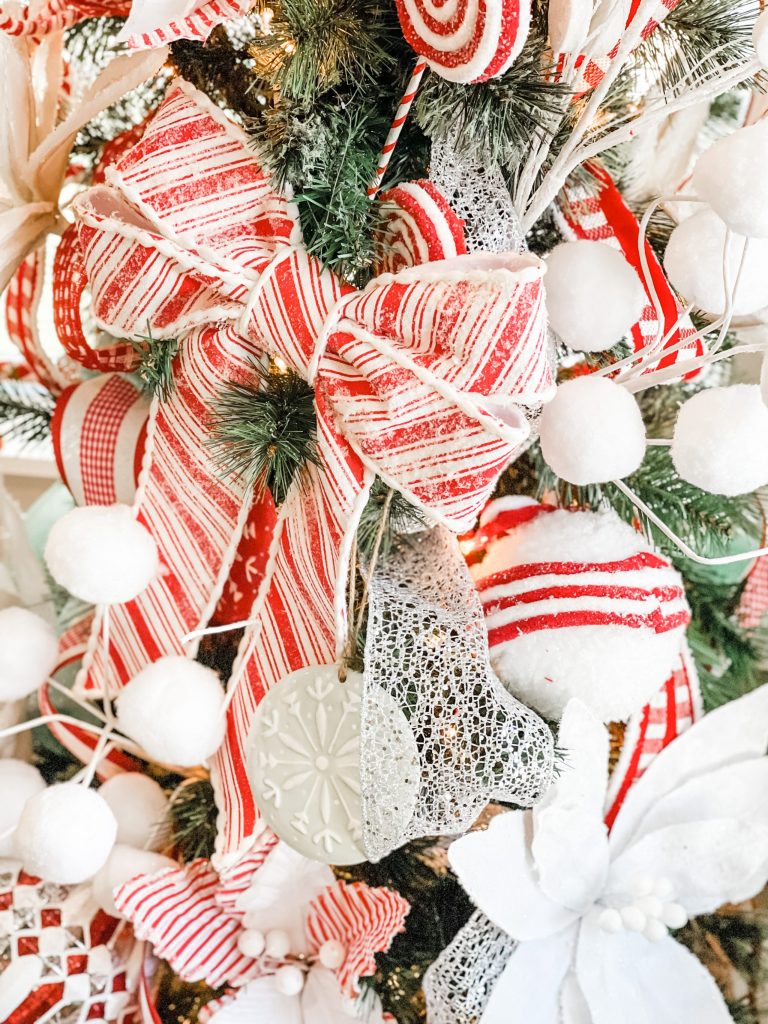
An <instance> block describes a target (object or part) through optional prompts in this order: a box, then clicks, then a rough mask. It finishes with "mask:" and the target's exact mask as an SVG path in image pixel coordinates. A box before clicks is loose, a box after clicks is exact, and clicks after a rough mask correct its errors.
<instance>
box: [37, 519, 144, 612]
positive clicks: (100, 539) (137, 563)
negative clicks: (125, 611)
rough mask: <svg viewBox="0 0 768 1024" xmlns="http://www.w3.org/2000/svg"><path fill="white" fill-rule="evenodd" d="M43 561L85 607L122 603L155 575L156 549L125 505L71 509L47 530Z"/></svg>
mask: <svg viewBox="0 0 768 1024" xmlns="http://www.w3.org/2000/svg"><path fill="white" fill-rule="evenodd" d="M45 561H46V563H47V565H48V568H49V570H50V572H51V575H52V576H53V578H54V579H55V580H56V582H57V583H58V584H59V585H60V586H62V587H64V589H65V590H68V591H69V593H70V594H74V596H75V597H79V598H80V600H81V601H88V602H89V603H90V604H122V603H123V602H125V601H130V600H132V599H133V598H134V597H137V596H138V595H139V594H140V593H141V592H142V591H143V590H145V589H146V588H147V586H148V585H149V584H150V583H151V582H152V580H153V579H154V578H155V576H156V575H157V573H158V569H159V563H158V555H157V545H156V544H155V541H154V538H153V537H152V535H151V534H150V533H149V531H148V530H147V529H146V528H145V527H144V526H142V525H141V523H139V522H138V521H137V520H136V518H135V516H134V514H133V512H132V510H131V509H130V507H129V506H128V505H88V506H83V507H82V508H73V509H72V511H71V512H68V513H67V514H66V515H65V516H62V517H61V519H59V520H58V522H56V523H55V524H54V526H53V529H52V530H51V532H50V534H49V536H48V541H47V543H46V545H45Z"/></svg>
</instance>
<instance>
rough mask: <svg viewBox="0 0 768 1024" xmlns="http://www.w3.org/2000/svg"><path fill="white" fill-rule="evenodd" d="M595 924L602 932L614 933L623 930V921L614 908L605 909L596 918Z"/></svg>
mask: <svg viewBox="0 0 768 1024" xmlns="http://www.w3.org/2000/svg"><path fill="white" fill-rule="evenodd" d="M597 923H598V925H599V926H600V927H601V928H602V929H603V931H604V932H612V933H615V932H620V931H623V930H624V921H623V920H622V917H621V914H620V913H619V912H618V910H616V908H615V907H606V909H605V910H604V911H603V912H602V914H601V915H600V917H598V919H597Z"/></svg>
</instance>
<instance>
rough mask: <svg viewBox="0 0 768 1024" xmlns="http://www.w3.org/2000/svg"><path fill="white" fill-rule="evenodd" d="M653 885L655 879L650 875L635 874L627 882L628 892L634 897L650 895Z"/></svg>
mask: <svg viewBox="0 0 768 1024" xmlns="http://www.w3.org/2000/svg"><path fill="white" fill-rule="evenodd" d="M655 885H656V882H655V879H654V878H653V877H652V876H651V875H635V877H634V878H633V879H632V881H631V882H630V883H629V892H630V894H631V895H632V896H635V897H640V896H650V895H651V893H652V892H653V891H654V888H655Z"/></svg>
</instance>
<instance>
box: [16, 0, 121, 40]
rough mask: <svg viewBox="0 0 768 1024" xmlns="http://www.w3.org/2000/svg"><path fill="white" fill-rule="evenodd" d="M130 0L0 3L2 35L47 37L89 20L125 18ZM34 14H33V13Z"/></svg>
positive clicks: (58, 0)
mask: <svg viewBox="0 0 768 1024" xmlns="http://www.w3.org/2000/svg"><path fill="white" fill-rule="evenodd" d="M130 7H131V4H130V0H46V2H44V3H42V4H40V3H38V4H24V5H23V6H22V7H19V5H18V4H0V32H5V33H6V35H9V36H45V35H48V34H49V33H50V32H59V31H61V30H62V29H65V28H71V27H72V26H73V25H76V24H77V23H78V22H79V21H84V20H85V19H86V18H106V17H118V18H119V17H125V15H126V14H128V11H129V10H130ZM33 12H34V13H33Z"/></svg>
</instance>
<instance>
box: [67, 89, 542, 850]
mask: <svg viewBox="0 0 768 1024" xmlns="http://www.w3.org/2000/svg"><path fill="white" fill-rule="evenodd" d="M168 166H172V167H173V168H174V173H173V174H172V175H171V174H168V173H167V167H168ZM184 168H188V169H189V173H188V174H185V173H184ZM107 180H108V182H109V186H108V187H102V188H96V189H91V190H90V191H89V192H87V193H85V194H83V195H82V196H81V197H79V198H78V199H77V200H76V202H75V204H74V210H75V213H76V217H77V223H78V232H79V238H80V244H81V247H82V252H83V259H84V266H85V271H86V274H87V276H88V280H89V282H90V286H91V290H92V298H93V303H92V309H93V313H94V316H95V318H96V320H97V322H99V323H101V324H102V325H103V326H105V327H108V328H109V329H110V330H111V331H112V333H114V334H121V335H123V336H126V335H128V336H130V335H131V334H137V333H140V332H143V331H144V330H145V329H146V323H147V321H149V322H150V323H151V325H152V330H153V334H154V336H155V337H170V336H174V337H178V336H179V335H181V334H185V333H186V332H189V333H186V337H185V338H184V341H183V344H182V346H181V350H180V353H179V356H178V357H177V364H176V367H175V381H176V388H175V392H174V395H173V397H172V398H171V399H170V401H169V402H167V403H165V404H164V405H163V406H161V407H160V408H159V409H157V410H156V413H155V416H154V419H153V421H152V424H153V425H152V426H151V427H150V457H149V459H148V461H147V464H146V466H145V475H144V476H143V480H142V485H141V486H140V488H139V495H138V496H137V503H136V509H137V513H138V516H139V518H140V520H141V521H142V522H144V523H145V525H147V526H148V528H149V529H150V531H151V532H152V533H153V535H154V536H155V538H156V539H157V540H158V542H159V544H160V550H161V557H162V560H163V562H164V564H165V566H166V567H167V571H166V573H165V575H164V576H163V577H162V578H161V579H160V580H158V581H156V582H155V583H153V584H152V585H150V587H149V588H148V590H147V591H146V592H145V593H144V594H143V595H141V596H140V597H139V598H138V599H137V600H136V601H134V602H130V603H129V604H127V605H123V606H118V607H116V608H113V609H112V611H111V627H112V637H113V642H112V645H111V646H112V648H113V649H114V651H113V653H112V664H111V666H106V665H105V664H103V661H102V658H103V655H102V654H99V655H98V656H97V655H96V653H95V650H94V648H95V646H96V645H95V644H94V645H93V646H92V651H91V658H90V660H89V662H88V665H87V668H86V672H85V673H84V678H83V683H84V685H85V688H86V689H94V688H98V687H99V686H100V685H101V682H100V681H101V680H103V679H104V678H105V677H106V673H107V671H109V672H111V673H112V674H113V677H114V678H115V679H117V680H119V681H121V682H125V681H127V679H129V678H130V677H131V675H133V674H134V673H135V672H136V671H138V669H139V668H141V667H143V665H144V664H145V663H146V662H147V661H153V660H155V659H156V658H157V657H159V656H160V655H161V654H167V653H172V652H175V653H181V646H180V644H181V637H183V636H184V634H185V633H186V632H189V631H191V630H193V629H195V628H197V627H198V626H200V625H204V624H205V621H206V620H207V618H208V617H209V616H210V612H211V606H212V605H211V595H218V593H219V592H220V590H221V587H222V586H223V582H224V579H225V578H226V574H227V572H228V569H229V565H230V563H231V560H232V555H233V550H234V544H235V543H236V541H237V537H238V536H239V534H240V532H241V530H242V526H243V521H244V519H243V514H244V512H245V513H247V507H248V502H249V500H250V498H249V495H247V494H245V493H244V489H243V486H242V484H241V483H239V482H238V481H236V480H234V481H233V480H227V481H223V480H222V479H221V478H220V476H219V475H218V473H217V471H216V468H215V467H214V466H212V465H210V464H207V462H206V452H207V447H206V445H205V439H206V430H207V427H208V422H207V417H208V412H207V409H208V407H209V405H210V403H211V402H212V401H213V398H214V393H213V392H214V390H215V387H216V385H217V384H218V383H219V382H220V381H222V380H226V379H227V378H228V377H230V378H231V377H233V376H237V373H238V371H239V370H241V369H242V368H243V367H244V364H245V363H246V361H247V359H249V358H251V357H252V356H253V355H254V353H255V352H257V351H263V350H265V349H266V350H269V351H271V352H274V353H275V354H276V355H279V356H280V357H281V358H282V359H284V360H285V362H286V363H287V364H288V365H290V366H291V367H293V368H294V369H295V370H296V371H297V372H299V373H301V374H302V375H303V376H305V377H306V378H307V379H309V380H312V381H313V382H314V384H315V391H316V405H317V414H318V447H319V452H320V458H321V465H320V466H319V467H308V468H307V470H306V472H305V473H304V474H303V477H302V480H301V481H300V482H297V484H296V485H295V486H294V487H293V489H292V491H291V492H290V493H289V495H288V497H287V498H286V501H285V503H284V506H283V508H282V509H281V513H280V518H279V521H278V528H277V531H276V534H275V540H274V542H273V547H272V553H271V558H270V566H269V568H268V572H267V578H266V580H265V582H264V584H263V585H262V587H261V590H260V594H259V595H258V597H257V602H256V606H255V608H254V610H253V614H252V616H251V617H253V618H256V619H257V620H258V621H257V625H256V626H254V627H253V628H252V629H251V630H249V631H248V633H247V634H246V636H245V638H244V641H243V645H242V647H241V652H240V657H239V660H238V663H237V665H236V668H235V671H234V676H233V681H239V680H240V679H242V682H243V685H241V686H240V687H239V689H238V691H237V695H236V697H235V700H234V701H233V704H232V708H231V713H230V718H229V732H228V738H227V741H226V743H225V745H224V748H223V749H222V751H221V752H220V754H219V755H218V756H217V759H216V764H215V775H216V781H217V786H218V795H219V798H220V800H221V805H222V810H223V812H224V813H223V821H224V831H223V835H222V844H221V850H222V852H229V853H234V852H235V851H237V850H238V849H240V848H241V847H242V844H243V843H244V841H245V840H246V839H247V838H248V837H249V836H250V835H251V834H252V832H253V830H254V827H255V824H256V821H257V811H256V808H255V806H254V805H253V803H252V799H251V796H250V792H249V789H248V786H247V783H245V782H244V761H243V754H242V751H243V745H244V743H245V738H246V735H247V731H248V727H249V724H250V719H251V716H252V713H253V709H254V708H255V706H256V704H257V703H258V701H259V700H260V698H261V696H262V695H263V694H264V692H265V691H266V690H267V689H269V687H271V686H272V685H273V684H274V683H275V682H277V681H278V680H279V679H280V678H282V677H283V676H284V675H286V674H287V673H288V672H290V671H292V670H293V669H296V668H299V667H301V666H304V665H308V664H318V663H319V664H322V663H328V662H333V661H334V660H335V659H336V657H337V653H338V648H339V646H340V645H341V643H342V641H343V637H344V633H345V628H346V624H345V607H344V581H345V578H346V564H347V559H348V557H349V551H350V548H351V545H352V543H353V538H354V532H355V529H356V526H357V521H358V518H359V515H360V513H361V511H362V508H363V506H364V504H365V501H366V499H367V492H368V489H369V486H370V483H371V481H372V479H373V477H374V474H378V475H379V476H381V477H382V478H383V479H384V481H385V482H387V483H388V484H390V485H391V486H393V487H395V488H397V489H398V490H399V491H401V492H402V493H403V494H404V495H405V496H406V497H408V498H409V500H410V501H412V502H414V503H415V504H416V505H418V506H419V507H420V508H422V509H423V510H424V511H425V512H426V513H427V515H428V516H429V517H430V518H431V519H433V520H434V521H436V522H439V523H442V524H444V525H446V526H448V527H450V528H451V529H454V530H463V529H466V528H467V527H468V526H469V525H470V524H471V523H472V522H473V520H474V518H475V517H476V515H477V513H478V512H479V510H480V508H481V507H482V505H483V503H484V501H485V499H486V498H487V496H488V494H489V492H490V490H491V489H492V487H493V485H494V483H495V480H496V478H497V477H498V474H499V473H500V472H501V470H502V469H503V468H504V466H505V465H506V464H507V463H508V462H509V461H510V460H511V459H512V458H513V457H514V455H515V454H516V453H517V451H519V449H520V446H521V444H522V443H523V442H524V440H525V439H526V438H527V436H528V426H527V423H526V420H525V417H524V416H523V415H522V413H521V411H520V409H519V408H518V403H520V402H526V403H536V402H540V401H542V400H544V399H546V398H548V397H550V395H551V393H552V391H553V386H554V384H553V378H552V370H551V366H550V364H549V361H548V358H547V354H546V349H545V314H544V306H543V289H542V283H541V277H542V266H541V264H540V263H539V261H538V260H537V259H535V258H534V257H521V256H518V255H510V254H499V255H494V256H476V257H470V256H459V257H456V258H454V259H452V260H447V261H444V262H439V263H432V264H427V265H424V266H420V267H413V268H408V269H405V270H404V271H401V272H400V273H399V274H397V275H390V274H384V275H381V276H380V277H378V278H375V279H374V280H373V281H372V282H371V283H370V284H369V285H368V287H366V288H365V289H364V290H363V291H362V292H355V291H353V290H351V289H348V288H345V287H344V286H342V285H341V284H340V282H338V281H337V280H336V278H335V277H334V276H333V275H332V274H330V273H329V272H328V271H326V270H323V268H322V267H321V266H320V264H319V263H318V261H317V260H316V259H314V258H313V257H311V256H309V255H308V254H307V253H306V252H305V251H304V250H303V249H301V247H300V233H299V228H298V221H297V218H296V211H295V209H294V208H293V207H292V205H291V204H290V203H288V202H287V201H286V200H285V199H284V198H283V197H281V196H279V195H277V194H276V193H275V192H273V190H272V188H271V186H270V184H269V181H268V180H267V178H266V177H265V175H264V174H263V172H262V170H261V168H260V167H259V165H258V163H257V162H256V159H255V157H254V155H253V152H252V149H251V148H250V147H249V146H248V143H247V140H246V138H245V136H244V135H243V133H242V132H241V131H240V129H239V128H237V127H236V126H234V125H232V124H231V123H229V122H228V121H227V120H226V119H225V117H224V116H223V115H222V114H221V112H220V111H219V110H218V109H216V108H215V107H213V106H212V105H211V104H210V103H209V101H207V100H206V99H205V98H204V97H202V96H201V95H200V94H198V93H196V92H195V91H194V90H192V89H190V88H189V87H187V86H186V85H185V84H180V85H177V86H175V87H174V88H173V89H172V90H171V92H170V93H169V95H168V97H167V99H166V100H165V101H164V103H163V105H162V106H161V108H160V110H159V112H158V114H157V116H156V118H155V119H154V120H153V122H152V123H151V124H150V125H149V126H148V128H147V130H146V132H145V135H144V137H143V139H142V141H141V142H140V143H139V144H138V145H137V146H136V147H135V148H134V149H133V150H132V151H131V152H130V153H129V154H128V155H127V156H126V157H125V158H124V159H123V160H122V161H121V162H120V163H119V164H118V165H117V166H116V167H115V168H112V169H111V170H110V171H109V172H108V174H107ZM448 234H450V232H449V233H448ZM447 237H448V235H446V236H445V238H444V240H447ZM222 319H225V320H229V321H236V322H237V323H238V328H237V330H234V329H232V328H228V327H227V328H204V327H203V328H201V327H197V325H198V324H200V323H201V322H210V321H215V320H222ZM190 329H192V330H190ZM214 355H215V358H212V357H213V356H214ZM192 463H194V465H191V464H192ZM169 480H170V481H171V487H172V488H173V490H174V492H175V493H174V500H173V502H169V501H168V492H169ZM159 504H162V515H158V514H156V513H157V511H158V505H159ZM190 537H192V539H193V540H194V539H196V538H202V537H204V538H205V541H206V543H205V546H204V549H203V546H201V548H200V550H199V551H191V550H190V549H191V547H192V544H191V542H190ZM178 594H181V596H182V597H183V600H178V598H177V595H178ZM206 597H207V598H208V599H207V600H206Z"/></svg>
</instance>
